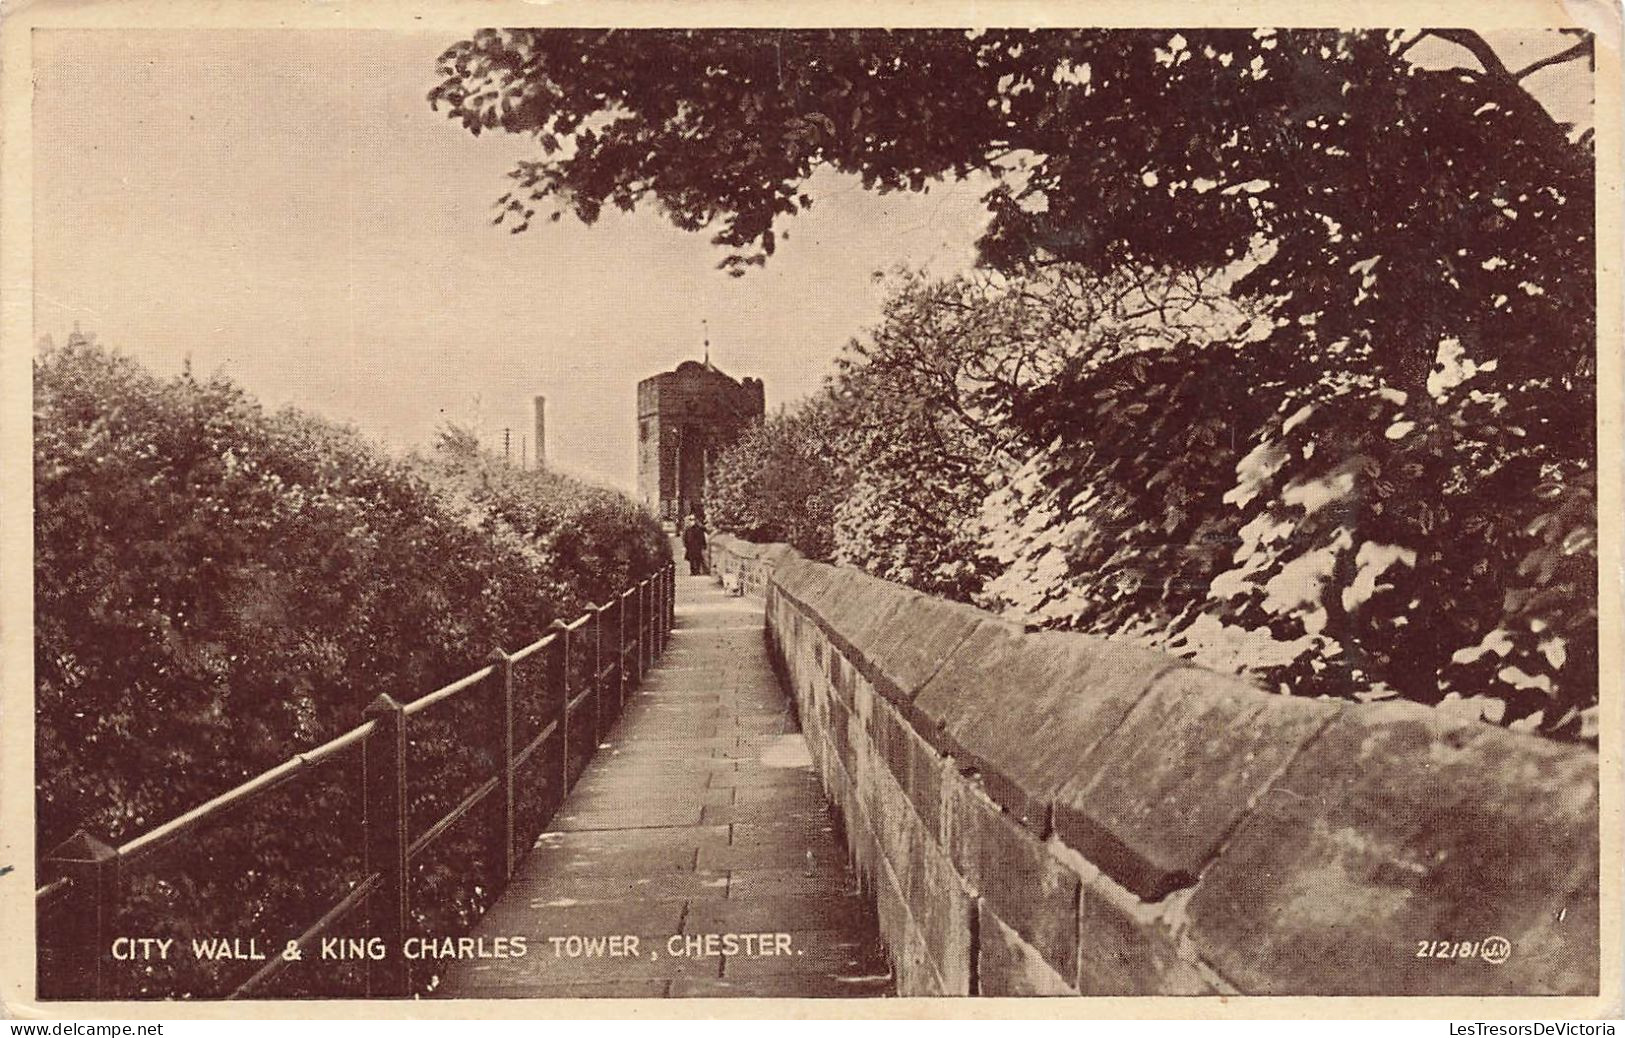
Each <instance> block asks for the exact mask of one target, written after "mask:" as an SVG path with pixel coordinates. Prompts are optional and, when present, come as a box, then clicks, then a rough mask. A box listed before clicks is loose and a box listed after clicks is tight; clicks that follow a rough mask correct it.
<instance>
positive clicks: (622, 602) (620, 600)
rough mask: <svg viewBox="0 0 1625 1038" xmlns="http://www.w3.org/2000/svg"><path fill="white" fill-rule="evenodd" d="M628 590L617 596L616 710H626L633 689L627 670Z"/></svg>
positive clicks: (630, 676)
mask: <svg viewBox="0 0 1625 1038" xmlns="http://www.w3.org/2000/svg"><path fill="white" fill-rule="evenodd" d="M626 598H627V593H626V591H624V590H623V591H622V592H621V593H620V594H619V595H616V596H615V683H616V685H617V686H618V687H617V689H616V692H617V695H618V697H619V699H620V703H619V705H618V706H617V707H616V710H617V711H619V712H623V713H624V712H625V710H626V697H627V694H628V693H629V692H631V691H632V675H631V674H629V673H627V670H626Z"/></svg>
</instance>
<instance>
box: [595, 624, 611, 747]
mask: <svg viewBox="0 0 1625 1038" xmlns="http://www.w3.org/2000/svg"><path fill="white" fill-rule="evenodd" d="M607 608H608V606H596V605H595V606H593V607H592V712H593V717H594V718H595V721H594V724H593V749H594V750H596V749H597V748H598V744H599V743H601V742H603V741H604V735H605V734H606V732H607V731H608V728H609V726H608V725H606V724H605V723H604V610H605V609H607Z"/></svg>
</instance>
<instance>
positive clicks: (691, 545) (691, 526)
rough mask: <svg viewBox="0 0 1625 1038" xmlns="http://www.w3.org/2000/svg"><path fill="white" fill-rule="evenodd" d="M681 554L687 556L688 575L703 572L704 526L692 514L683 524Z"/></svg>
mask: <svg viewBox="0 0 1625 1038" xmlns="http://www.w3.org/2000/svg"><path fill="white" fill-rule="evenodd" d="M683 554H684V555H685V556H687V557H688V572H689V575H690V576H695V577H698V576H703V575H704V574H705V527H704V526H702V525H700V521H699V520H698V519H696V518H695V517H694V516H692V515H691V516H689V517H688V522H687V523H686V524H685V525H684V526H683Z"/></svg>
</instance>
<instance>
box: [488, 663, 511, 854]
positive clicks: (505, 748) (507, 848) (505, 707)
mask: <svg viewBox="0 0 1625 1038" xmlns="http://www.w3.org/2000/svg"><path fill="white" fill-rule="evenodd" d="M490 660H491V663H492V664H493V665H494V666H495V667H496V670H495V671H493V672H492V674H491V679H492V682H493V686H492V691H493V694H494V695H495V697H496V702H495V704H494V706H495V709H494V710H492V711H491V714H492V718H493V723H494V727H495V734H496V759H497V777H498V778H499V779H500V780H501V786H502V824H501V825H500V826H498V831H499V832H500V833H501V835H502V854H501V855H500V856H499V857H498V858H497V860H496V866H497V868H499V869H501V870H502V878H503V879H504V880H510V879H513V870H514V865H515V861H514V839H515V834H514V776H513V657H511V656H509V655H508V654H507V653H506V652H504V651H503V650H502V649H501V648H500V647H498V648H495V649H492V650H491V656H490Z"/></svg>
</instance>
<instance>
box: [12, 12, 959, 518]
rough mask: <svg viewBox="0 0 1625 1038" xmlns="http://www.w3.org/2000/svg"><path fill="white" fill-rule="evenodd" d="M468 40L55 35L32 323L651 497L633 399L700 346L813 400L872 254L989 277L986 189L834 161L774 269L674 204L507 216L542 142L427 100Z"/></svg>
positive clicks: (48, 47) (872, 311) (872, 288)
mask: <svg viewBox="0 0 1625 1038" xmlns="http://www.w3.org/2000/svg"><path fill="white" fill-rule="evenodd" d="M452 42H454V39H453V38H452V37H444V36H438V35H436V36H430V35H405V34H389V33H376V32H342V33H341V32H327V33H322V32H271V31H265V32H229V33H221V32H209V33H204V32H195V31H194V32H188V33H156V32H152V33H144V32H129V31H120V32H118V33H110V32H93V31H92V32H85V31H53V32H39V33H36V40H35V48H36V58H35V61H36V67H37V69H38V75H37V78H36V89H35V109H34V137H35V149H36V152H35V154H36V167H35V185H36V186H35V228H36V231H35V332H36V337H38V336H43V335H46V334H50V335H53V336H54V337H55V338H56V339H57V340H58V341H61V340H62V339H64V338H65V337H66V335H67V334H68V333H69V332H70V331H72V329H73V328H74V326H75V325H76V324H77V325H78V326H79V327H80V328H81V330H83V331H85V332H95V333H96V335H97V338H98V340H99V341H101V342H103V343H105V344H107V345H110V346H115V347H118V348H120V349H121V350H123V351H124V352H125V353H127V354H129V355H131V356H134V357H137V358H139V359H140V360H142V361H143V362H144V363H146V364H147V365H148V366H150V367H151V368H153V369H154V370H157V371H159V372H162V373H176V372H179V371H180V370H181V367H182V364H183V362H184V361H185V359H186V358H187V357H188V356H190V359H191V363H192V368H193V371H194V372H196V373H198V374H200V375H201V374H206V373H212V372H217V371H218V372H220V373H223V374H225V375H227V376H229V377H230V378H232V379H233V380H235V381H236V382H238V383H239V384H241V385H242V386H244V387H245V388H247V389H248V390H250V391H251V392H253V393H254V394H255V395H256V396H258V397H259V398H260V399H261V400H262V401H263V402H265V403H266V404H268V405H271V406H280V405H282V404H295V405H297V406H299V407H302V408H304V409H306V410H309V411H314V412H316V413H318V414H321V415H324V416H326V417H329V418H332V419H335V420H338V421H343V422H350V423H353V424H354V425H356V426H357V427H358V428H360V429H361V430H362V431H363V432H364V433H366V434H368V435H369V436H371V437H372V438H373V439H375V440H377V441H379V442H381V443H383V444H385V445H387V446H390V447H392V448H405V447H410V446H414V445H423V444H427V443H428V442H430V440H431V439H432V437H433V434H434V430H435V428H436V427H437V426H438V425H439V423H440V422H442V421H443V420H446V419H452V420H455V421H459V422H465V423H467V422H474V421H478V422H479V424H480V425H482V426H483V428H484V429H485V431H486V432H487V433H488V434H490V435H491V436H492V439H491V441H490V442H494V443H495V444H497V445H498V446H499V447H500V443H501V435H502V434H501V430H502V429H503V428H504V427H511V428H512V429H513V454H514V456H515V459H516V460H517V456H518V452H519V437H520V435H521V433H526V432H528V431H529V429H530V428H531V417H530V415H531V404H530V401H531V398H532V397H533V396H534V395H536V394H543V395H545V396H546V397H547V399H548V403H547V412H548V415H547V424H548V431H547V438H548V441H549V442H548V444H547V452H548V461H549V463H550V464H553V465H555V466H556V467H558V468H560V469H561V470H563V471H569V472H573V473H576V474H579V475H584V476H588V477H590V478H593V479H595V480H597V481H600V482H606V483H610V484H612V485H616V486H619V487H622V488H624V489H628V490H630V489H631V488H632V485H633V482H634V478H635V477H634V472H635V444H634V442H633V436H634V429H635V409H636V386H637V382H638V380H640V379H642V378H645V377H647V376H649V375H653V374H655V373H657V372H660V371H664V370H668V369H670V368H672V367H675V366H676V364H677V363H678V362H680V361H682V360H684V359H688V358H691V357H693V358H698V357H699V356H700V354H701V352H702V345H701V340H702V326H701V321H702V319H704V320H707V321H708V322H709V329H710V338H711V343H712V350H711V355H712V360H713V362H714V363H715V364H716V365H717V366H718V367H720V368H722V369H723V370H724V371H727V372H728V373H730V374H732V375H734V376H736V377H743V376H746V375H750V376H755V377H758V378H762V379H764V380H765V382H766V386H767V397H768V405H769V407H770V408H773V407H776V406H777V405H778V404H780V403H784V402H788V401H792V400H795V399H797V398H799V397H801V396H803V395H805V394H806V393H808V392H809V391H811V390H813V389H815V388H817V386H818V385H819V384H820V381H821V380H822V378H823V376H824V375H825V374H826V373H827V372H828V371H829V370H830V361H831V360H832V359H833V357H834V356H835V355H836V353H837V352H838V351H839V350H840V348H841V346H842V345H843V344H844V343H845V342H846V341H847V340H848V339H850V338H851V337H852V336H854V335H856V334H858V333H859V332H860V331H861V330H862V329H863V328H865V327H867V326H869V325H871V324H873V323H874V322H875V320H876V319H877V318H878V317H879V313H880V305H881V302H882V299H883V295H882V291H881V286H880V285H878V284H877V283H876V282H875V280H874V277H873V275H874V273H875V272H876V271H884V270H889V269H891V268H892V267H894V266H895V265H897V264H899V263H904V262H907V263H911V264H914V265H924V266H927V267H929V268H930V269H932V270H934V271H937V272H939V273H948V272H951V271H953V270H956V269H962V268H964V267H968V266H969V265H970V264H971V263H972V262H973V260H974V242H975V239H976V237H977V235H978V234H979V233H980V229H981V227H982V225H983V222H984V220H985V215H984V213H983V210H982V208H981V204H980V202H979V196H980V194H981V192H982V191H983V190H985V185H976V184H965V185H939V186H936V187H933V189H932V190H931V191H930V192H929V193H927V194H923V195H908V194H892V195H886V196H881V195H878V194H874V193H870V192H866V191H864V190H863V189H862V187H861V185H860V184H859V183H858V182H857V181H856V180H855V179H849V178H844V177H840V176H837V175H828V174H826V175H821V176H819V177H818V179H817V180H816V181H815V182H814V184H813V193H814V194H815V196H816V199H817V201H816V204H815V205H814V207H813V208H812V209H811V210H810V211H809V212H808V213H806V214H804V215H802V216H801V217H799V218H798V219H796V220H795V221H793V222H791V223H790V224H789V225H788V229H789V230H790V232H791V235H790V239H789V240H788V241H787V242H784V243H783V244H782V245H781V246H780V248H779V250H778V252H777V254H776V255H775V256H774V257H773V259H772V260H771V261H770V263H769V264H768V266H767V267H766V269H761V270H753V271H751V272H750V273H749V274H748V275H747V276H746V277H743V278H730V277H728V276H727V275H726V274H724V273H723V272H721V271H719V270H717V269H716V264H717V262H718V260H720V259H721V258H722V256H723V253H722V252H721V250H719V249H717V248H716V247H714V246H712V245H711V244H710V242H709V234H707V233H704V232H701V233H689V232H684V231H680V230H677V229H676V228H674V227H672V226H671V225H670V224H669V223H668V222H667V221H666V220H665V219H664V218H663V217H661V216H660V215H659V214H658V213H656V212H655V211H653V210H652V209H650V210H648V211H640V212H638V213H636V214H632V215H624V214H620V213H618V212H608V213H606V214H605V216H604V217H603V218H602V219H601V220H600V221H599V222H598V223H597V224H595V225H593V226H592V227H584V226H582V225H581V224H579V223H577V222H575V221H573V220H569V219H566V220H563V221H560V222H558V223H547V222H545V221H544V222H542V223H538V224H536V225H534V226H533V227H532V228H531V229H530V230H529V231H527V232H525V233H524V234H519V235H513V234H509V233H508V232H507V230H506V229H504V228H501V227H495V226H493V225H492V224H491V222H490V218H491V217H492V216H493V215H494V214H495V210H494V209H493V208H492V203H493V202H495V200H496V199H497V197H498V196H499V195H501V194H502V192H503V191H505V190H506V188H507V185H508V180H507V178H506V174H507V171H508V170H509V169H510V168H511V167H512V165H513V162H514V160H515V159H518V158H520V157H524V156H526V155H528V154H529V151H530V146H529V142H528V139H525V138H520V137H515V136H512V135H506V134H495V135H482V136H481V137H478V138H476V137H473V136H471V135H470V134H468V133H467V132H466V131H464V130H463V129H462V127H461V126H460V125H458V124H456V123H453V122H450V121H449V120H447V119H446V117H445V115H444V114H443V113H439V112H435V111H433V110H431V109H430V107H429V104H428V102H427V101H426V100H425V95H426V94H427V92H428V90H429V88H430V87H431V86H433V85H434V84H435V82H436V81H437V79H436V76H435V74H434V69H435V58H436V57H437V56H438V55H439V54H440V52H441V51H442V50H444V49H445V47H446V46H447V45H449V44H450V43H452Z"/></svg>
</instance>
